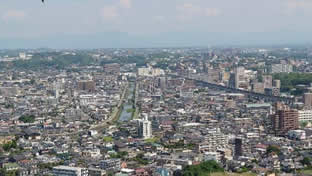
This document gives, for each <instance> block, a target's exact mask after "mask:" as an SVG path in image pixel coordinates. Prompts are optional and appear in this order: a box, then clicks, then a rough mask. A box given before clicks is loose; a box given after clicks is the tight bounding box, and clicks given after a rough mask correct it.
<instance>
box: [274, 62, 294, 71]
mask: <svg viewBox="0 0 312 176" xmlns="http://www.w3.org/2000/svg"><path fill="white" fill-rule="evenodd" d="M270 71H271V73H291V72H293V66H292V65H290V64H272V65H271V67H270Z"/></svg>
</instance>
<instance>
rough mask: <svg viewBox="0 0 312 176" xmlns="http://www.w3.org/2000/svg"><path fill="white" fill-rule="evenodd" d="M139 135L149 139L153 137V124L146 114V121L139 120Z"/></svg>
mask: <svg viewBox="0 0 312 176" xmlns="http://www.w3.org/2000/svg"><path fill="white" fill-rule="evenodd" d="M138 133H139V136H140V137H143V138H144V139H148V138H151V137H152V122H151V121H149V120H148V115H147V114H144V119H143V120H139V128H138Z"/></svg>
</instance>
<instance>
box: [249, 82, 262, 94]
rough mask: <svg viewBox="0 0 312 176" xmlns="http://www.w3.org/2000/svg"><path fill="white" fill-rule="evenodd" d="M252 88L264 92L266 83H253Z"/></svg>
mask: <svg viewBox="0 0 312 176" xmlns="http://www.w3.org/2000/svg"><path fill="white" fill-rule="evenodd" d="M251 89H252V91H253V92H256V93H264V84H263V83H262V82H254V83H252V84H251Z"/></svg>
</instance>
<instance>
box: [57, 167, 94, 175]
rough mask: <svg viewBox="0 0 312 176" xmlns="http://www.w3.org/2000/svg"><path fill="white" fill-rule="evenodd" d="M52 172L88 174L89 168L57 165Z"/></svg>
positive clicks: (59, 173) (58, 173)
mask: <svg viewBox="0 0 312 176" xmlns="http://www.w3.org/2000/svg"><path fill="white" fill-rule="evenodd" d="M52 172H53V175H54V176H88V169H85V168H80V167H69V166H56V167H53V170H52Z"/></svg>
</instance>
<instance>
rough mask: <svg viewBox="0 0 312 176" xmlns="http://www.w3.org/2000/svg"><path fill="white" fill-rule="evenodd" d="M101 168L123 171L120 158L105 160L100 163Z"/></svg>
mask: <svg viewBox="0 0 312 176" xmlns="http://www.w3.org/2000/svg"><path fill="white" fill-rule="evenodd" d="M100 168H101V169H103V170H112V171H119V170H120V169H121V160H120V159H119V158H114V159H107V160H103V161H101V162H100Z"/></svg>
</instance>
